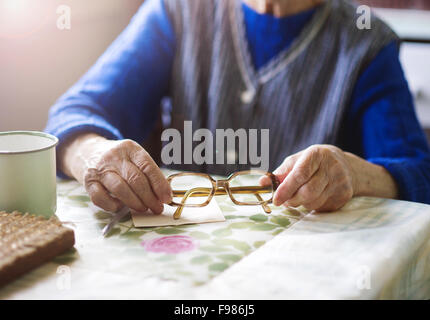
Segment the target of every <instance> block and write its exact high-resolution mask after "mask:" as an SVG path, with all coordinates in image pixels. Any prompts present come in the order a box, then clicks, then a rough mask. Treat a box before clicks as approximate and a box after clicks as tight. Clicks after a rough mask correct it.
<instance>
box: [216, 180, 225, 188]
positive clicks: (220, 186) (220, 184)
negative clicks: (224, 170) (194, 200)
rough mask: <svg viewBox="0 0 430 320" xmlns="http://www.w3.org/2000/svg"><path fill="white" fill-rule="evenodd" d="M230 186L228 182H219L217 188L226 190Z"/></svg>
mask: <svg viewBox="0 0 430 320" xmlns="http://www.w3.org/2000/svg"><path fill="white" fill-rule="evenodd" d="M226 186H228V180H217V181H216V187H217V188H224V189H225V187H226Z"/></svg>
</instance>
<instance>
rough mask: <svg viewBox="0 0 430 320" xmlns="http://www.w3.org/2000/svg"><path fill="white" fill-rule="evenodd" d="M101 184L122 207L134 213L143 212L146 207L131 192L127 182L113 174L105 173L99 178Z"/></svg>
mask: <svg viewBox="0 0 430 320" xmlns="http://www.w3.org/2000/svg"><path fill="white" fill-rule="evenodd" d="M101 183H102V184H103V185H104V187H105V188H106V190H107V191H108V192H109V193H110V194H111V195H112V196H113V197H115V198H117V199H118V200H120V201H121V202H122V203H123V204H124V205H126V206H127V207H129V208H130V209H133V210H135V211H139V212H144V211H146V209H147V207H146V206H145V205H144V204H143V203H142V201H141V200H140V198H139V197H138V196H137V195H136V194H135V193H134V192H133V190H132V189H131V188H130V186H129V185H128V184H127V182H126V181H125V180H124V179H123V178H122V177H120V176H119V175H118V174H117V173H115V172H112V171H110V172H106V173H105V174H104V175H102V177H101Z"/></svg>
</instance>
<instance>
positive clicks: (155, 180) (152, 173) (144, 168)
mask: <svg viewBox="0 0 430 320" xmlns="http://www.w3.org/2000/svg"><path fill="white" fill-rule="evenodd" d="M131 161H132V162H133V163H134V164H135V165H136V166H137V168H139V170H140V171H141V172H142V173H143V174H144V175H145V176H146V178H147V179H148V181H149V184H150V186H151V188H152V190H153V191H154V194H155V196H156V197H157V198H158V199H159V200H160V201H162V202H163V203H170V202H171V201H172V189H171V188H170V184H169V183H168V182H167V179H166V178H165V177H164V174H163V173H162V172H161V170H160V168H159V167H158V166H157V164H156V163H155V162H154V160H153V159H152V158H151V156H150V155H149V154H148V153H147V152H146V151H145V150H143V149H142V150H139V151H138V152H136V153H135V154H133V155H132V157H131Z"/></svg>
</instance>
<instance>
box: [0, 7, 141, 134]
mask: <svg viewBox="0 0 430 320" xmlns="http://www.w3.org/2000/svg"><path fill="white" fill-rule="evenodd" d="M142 2H143V0H90V1H88V0H0V131H7V130H19V129H25V130H42V129H43V128H44V126H45V124H46V120H47V115H48V110H49V108H50V106H51V105H52V104H53V103H54V102H55V100H56V99H57V98H58V97H59V96H60V95H61V94H63V93H64V92H65V91H66V90H67V89H68V88H69V87H70V86H71V85H72V84H73V83H74V82H75V81H77V80H78V79H79V78H80V77H81V76H82V74H83V73H84V72H85V71H86V70H87V69H88V68H89V67H90V66H91V65H92V64H93V63H94V62H95V61H96V60H97V58H98V57H99V56H100V55H101V54H102V53H103V51H104V50H105V49H106V48H107V47H108V46H109V44H110V43H111V42H112V41H113V40H114V39H115V38H116V37H117V36H118V35H119V33H120V32H121V31H122V30H123V29H124V28H125V26H126V25H127V24H128V22H129V20H130V18H131V17H132V16H133V14H134V13H135V12H136V10H137V9H138V7H139V6H140V4H141V3H142ZM60 5H67V6H69V7H70V8H71V29H70V30H67V29H64V30H60V29H58V28H57V19H58V18H59V17H60V16H61V15H60V14H57V8H58V7H59V6H60Z"/></svg>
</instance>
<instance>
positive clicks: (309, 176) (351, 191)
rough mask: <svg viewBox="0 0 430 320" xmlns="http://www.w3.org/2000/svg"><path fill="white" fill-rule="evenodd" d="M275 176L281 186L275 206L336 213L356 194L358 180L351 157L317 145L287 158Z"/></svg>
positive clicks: (334, 149)
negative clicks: (302, 207)
mask: <svg viewBox="0 0 430 320" xmlns="http://www.w3.org/2000/svg"><path fill="white" fill-rule="evenodd" d="M274 174H275V175H276V176H277V177H278V179H279V181H280V182H281V183H280V185H279V187H278V189H277V190H276V192H275V194H274V197H273V203H274V204H275V205H282V204H283V205H285V206H292V207H297V206H299V205H303V206H304V207H305V208H307V209H309V210H316V211H322V212H324V211H334V210H337V209H339V208H341V207H343V206H344V205H345V204H346V203H347V202H348V201H349V200H350V199H351V198H352V197H353V196H354V195H355V194H356V193H357V177H356V174H355V172H354V170H353V166H352V165H351V163H350V161H349V159H348V156H347V155H346V154H345V153H344V152H343V151H342V150H341V149H339V148H337V147H335V146H331V145H314V146H311V147H309V148H307V149H305V150H303V151H301V152H299V153H296V154H294V155H292V156H289V157H287V158H286V159H285V160H284V162H283V163H282V164H281V166H279V167H278V168H277V169H276V170H275V171H274Z"/></svg>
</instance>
